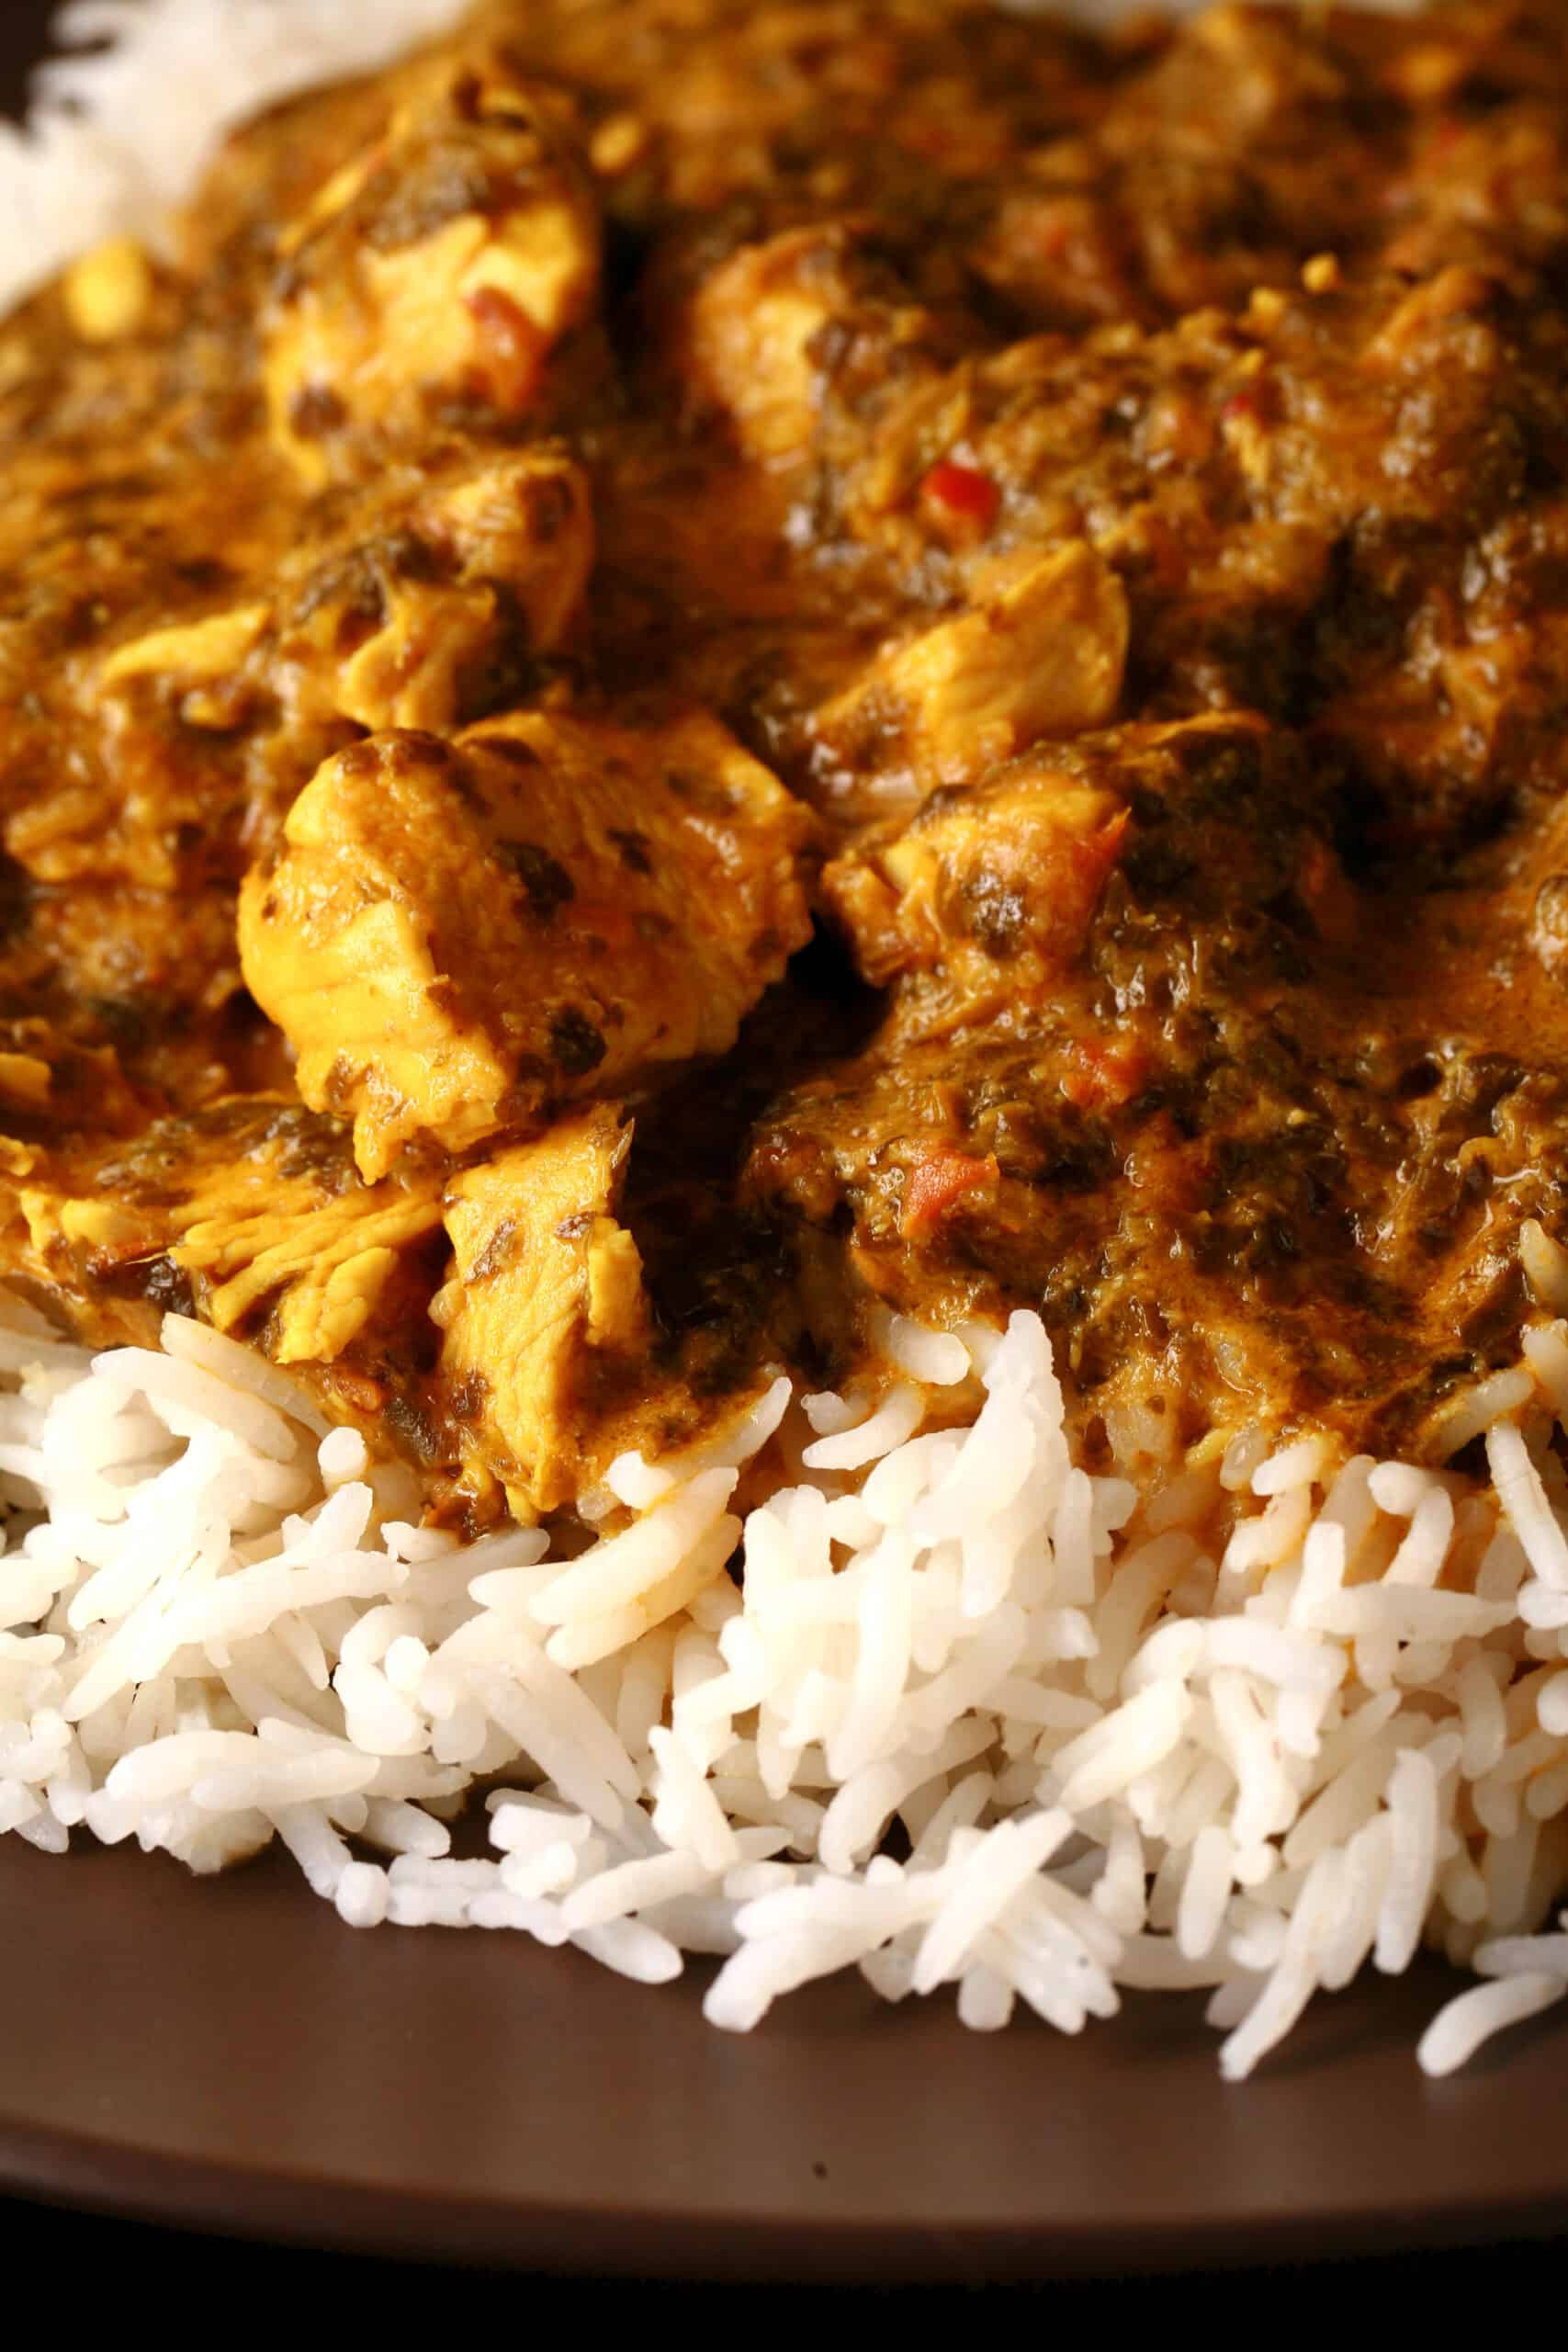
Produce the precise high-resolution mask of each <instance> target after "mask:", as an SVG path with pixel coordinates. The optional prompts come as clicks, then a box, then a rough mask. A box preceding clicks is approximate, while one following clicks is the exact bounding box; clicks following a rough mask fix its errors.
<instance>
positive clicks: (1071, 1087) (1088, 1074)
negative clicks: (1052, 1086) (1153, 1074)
mask: <svg viewBox="0 0 1568 2352" xmlns="http://www.w3.org/2000/svg"><path fill="white" fill-rule="evenodd" d="M1073 1057H1074V1060H1075V1061H1076V1062H1077V1069H1070V1070H1069V1071H1068V1072H1067V1074H1066V1077H1065V1078H1064V1079H1063V1080H1062V1091H1063V1093H1064V1094H1065V1095H1066V1098H1067V1100H1068V1102H1069V1103H1072V1105H1073V1107H1074V1108H1075V1110H1078V1111H1098V1110H1101V1109H1111V1110H1119V1109H1120V1108H1121V1106H1122V1103H1130V1102H1131V1101H1132V1100H1133V1097H1134V1095H1135V1094H1137V1093H1139V1092H1140V1091H1142V1089H1143V1085H1144V1081H1145V1079H1146V1078H1147V1077H1148V1074H1149V1057H1148V1056H1147V1054H1146V1053H1145V1051H1144V1048H1143V1047H1142V1046H1138V1045H1134V1043H1133V1042H1132V1040H1131V1039H1130V1038H1115V1039H1113V1040H1112V1041H1111V1044H1110V1045H1108V1046H1097V1045H1094V1044H1092V1043H1091V1042H1090V1041H1089V1039H1088V1038H1087V1037H1085V1038H1080V1039H1079V1041H1078V1043H1077V1045H1076V1046H1074V1047H1073Z"/></svg>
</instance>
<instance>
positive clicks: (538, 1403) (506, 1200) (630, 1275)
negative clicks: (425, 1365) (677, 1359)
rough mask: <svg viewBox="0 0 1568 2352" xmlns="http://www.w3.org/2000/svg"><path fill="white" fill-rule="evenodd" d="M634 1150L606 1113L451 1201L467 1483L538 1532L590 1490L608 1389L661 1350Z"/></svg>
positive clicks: (549, 1139) (453, 1385)
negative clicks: (651, 1347) (548, 1515)
mask: <svg viewBox="0 0 1568 2352" xmlns="http://www.w3.org/2000/svg"><path fill="white" fill-rule="evenodd" d="M630 1145H631V1127H630V1125H628V1124H627V1123H626V1114H625V1113H624V1112H623V1111H622V1110H621V1109H620V1107H619V1106H618V1105H616V1104H613V1103H595V1104H592V1105H591V1106H590V1107H589V1108H587V1109H585V1110H582V1111H578V1112H574V1113H572V1114H570V1115H569V1116H568V1117H566V1118H565V1119H562V1120H561V1121H560V1122H559V1123H558V1125H556V1126H554V1127H552V1128H551V1130H550V1132H549V1134H548V1135H547V1136H544V1137H543V1138H542V1139H541V1140H540V1141H539V1142H537V1143H531V1144H521V1145H518V1146H517V1147H515V1148H513V1149H512V1150H510V1151H503V1152H501V1153H498V1154H497V1156H496V1157H495V1158H494V1159H490V1160H487V1161H485V1162H484V1163H483V1165H482V1166H480V1167H477V1168H470V1169H468V1170H465V1172H464V1173H463V1174H462V1175H460V1176H457V1177H456V1178H455V1179H454V1180H453V1182H452V1183H451V1184H450V1185H449V1186H448V1188H447V1192H446V1229H447V1232H448V1233H449V1234H450V1236H451V1238H452V1249H453V1264H452V1273H451V1279H450V1280H449V1282H448V1283H447V1284H446V1288H445V1289H444V1290H442V1291H441V1292H439V1293H438V1294H437V1296H436V1299H435V1301H434V1306H432V1309H431V1312H432V1314H433V1315H434V1317H435V1320H436V1321H437V1323H439V1324H440V1325H441V1326H442V1327H443V1328H444V1330H445V1339H444V1341H443V1345H442V1351H441V1360H440V1365H439V1374H440V1376H441V1378H442V1379H443V1380H444V1381H445V1382H446V1384H447V1387H448V1395H449V1399H450V1406H451V1413H452V1418H453V1419H454V1421H455V1422H456V1423H457V1427H458V1429H459V1431H460V1438H459V1443H460V1446H461V1451H462V1454H463V1462H464V1482H465V1484H466V1485H467V1486H468V1488H469V1489H470V1490H471V1492H472V1493H473V1495H474V1497H475V1498H476V1499H477V1500H479V1502H481V1503H482V1502H484V1501H485V1500H486V1499H487V1498H488V1497H489V1495H490V1494H491V1492H492V1491H493V1489H494V1488H495V1487H496V1486H497V1484H499V1485H500V1486H501V1487H504V1489H505V1493H506V1498H507V1502H508V1504H509V1505H510V1507H511V1510H512V1511H513V1515H514V1517H516V1518H517V1519H519V1520H521V1521H524V1522H525V1524H527V1523H529V1522H531V1521H533V1520H534V1519H536V1517H537V1516H538V1514H539V1513H540V1512H541V1511H544V1510H554V1509H555V1508H557V1507H558V1505H559V1504H561V1503H565V1502H569V1501H570V1500H571V1498H572V1497H573V1496H574V1495H575V1494H577V1493H578V1491H579V1490H580V1489H581V1487H582V1486H583V1485H584V1484H585V1483H586V1479H585V1469H584V1464H585V1458H586V1455H587V1453H588V1450H589V1446H590V1442H591V1425H592V1423H593V1422H594V1420H595V1419H597V1417H598V1409H599V1406H600V1403H601V1401H602V1397H603V1393H604V1385H605V1383H606V1381H607V1380H609V1379H612V1378H613V1376H614V1373H615V1367H616V1364H617V1363H620V1364H621V1365H623V1366H624V1365H625V1364H626V1363H627V1362H628V1360H632V1359H635V1358H636V1357H637V1355H638V1354H639V1352H640V1351H641V1350H642V1348H643V1347H644V1345H645V1343H646V1341H647V1339H648V1333H649V1325H648V1311H647V1306H646V1302H645V1300H644V1297H643V1289H642V1268H641V1261H640V1260H639V1259H638V1256H637V1244H636V1242H635V1241H634V1240H633V1239H632V1237H631V1235H630V1234H629V1233H628V1232H626V1229H625V1227H622V1226H621V1225H619V1224H617V1222H616V1220H615V1207H616V1204H617V1203H618V1201H619V1198H620V1193H621V1187H622V1183H623V1181H624V1177H625V1171H626V1155H627V1152H628V1150H629V1148H630Z"/></svg>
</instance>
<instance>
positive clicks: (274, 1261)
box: [11, 1096, 441, 1402]
mask: <svg viewBox="0 0 1568 2352" xmlns="http://www.w3.org/2000/svg"><path fill="white" fill-rule="evenodd" d="M346 1146H347V1138H346V1135H345V1133H344V1129H343V1128H342V1127H341V1126H340V1125H338V1123H337V1122H336V1121H335V1120H330V1119H319V1118H314V1117H312V1116H311V1114H310V1113H308V1112H305V1111H302V1110H301V1109H300V1107H299V1104H298V1103H290V1102H289V1101H288V1099H287V1098H285V1097H282V1096H278V1097H276V1098H268V1097H248V1098H231V1099H229V1100H227V1101H223V1102H220V1103H213V1104H211V1105H209V1107H208V1109H206V1110H205V1111H201V1112H197V1113H195V1114H192V1115H191V1116H189V1117H188V1118H173V1119H164V1120H160V1121H157V1122H155V1123H154V1124H153V1125H152V1126H150V1127H149V1128H148V1129H147V1130H146V1131H145V1132H144V1133H143V1134H142V1135H141V1136H138V1137H137V1138H136V1139H135V1140H134V1141H133V1142H130V1143H126V1144H124V1145H122V1146H120V1147H118V1149H117V1148H113V1147H107V1148H104V1147H100V1148H99V1149H98V1151H97V1153H96V1157H94V1156H88V1155H83V1154H81V1153H72V1152H71V1151H69V1150H66V1151H63V1152H62V1153H60V1154H59V1155H57V1156H52V1157H50V1156H45V1155H44V1154H41V1153H34V1154H32V1155H31V1156H30V1160H29V1164H28V1167H27V1169H26V1170H25V1172H21V1173H19V1176H18V1181H17V1187H16V1190H15V1192H14V1193H13V1194H12V1196H11V1197H12V1199H13V1201H14V1204H15V1205H16V1207H17V1209H18V1210H19V1212H20V1216H21V1217H22V1219H23V1220H25V1224H26V1228H27V1250H26V1254H25V1257H24V1259H23V1260H22V1268H21V1270H22V1271H23V1272H26V1273H28V1274H29V1275H30V1276H31V1277H32V1279H34V1280H35V1281H37V1282H39V1283H42V1284H44V1285H46V1286H47V1287H48V1288H49V1289H50V1290H51V1291H52V1292H53V1293H54V1294H55V1295H59V1296H61V1297H62V1299H64V1300H65V1301H67V1302H73V1301H74V1302H76V1303H77V1304H78V1305H80V1306H82V1307H83V1309H84V1311H85V1312H86V1313H87V1314H88V1315H89V1316H90V1317H96V1318H99V1325H100V1328H101V1323H102V1318H103V1317H105V1316H106V1315H107V1316H109V1317H111V1318H112V1317H113V1315H114V1313H115V1312H116V1310H115V1308H114V1306H113V1304H112V1303H113V1302H114V1301H117V1300H118V1301H123V1302H132V1303H134V1302H136V1301H137V1300H148V1301H152V1302H153V1303H154V1304H159V1305H164V1306H168V1305H179V1306H185V1307H186V1308H187V1309H190V1308H194V1309H195V1310H196V1311H197V1312H199V1313H200V1315H201V1316H202V1317H203V1319H204V1320H206V1321H207V1322H209V1323H211V1324H212V1325H213V1326H214V1327H215V1329H218V1330H220V1331H232V1332H235V1333H237V1334H241V1335H243V1336H244V1337H246V1338H248V1339H252V1340H255V1341H256V1343H257V1344H259V1345H260V1346H262V1347H263V1348H265V1351H266V1352H267V1353H268V1354H269V1355H270V1356H272V1358H273V1359H274V1361H275V1362H276V1363H286V1364H296V1365H314V1366H318V1367H323V1368H324V1367H328V1366H333V1367H335V1366H340V1365H341V1366H343V1367H344V1373H345V1374H346V1383H347V1386H346V1393H347V1394H348V1395H349V1396H350V1397H351V1398H353V1397H355V1393H356V1391H358V1390H362V1389H363V1387H364V1384H365V1379H366V1376H367V1345H368V1362H369V1363H374V1362H375V1360H376V1356H377V1352H378V1351H377V1349H376V1347H375V1346H374V1345H373V1344H368V1343H373V1342H374V1341H375V1340H376V1335H377V1333H378V1330H379V1331H383V1332H384V1333H390V1334H392V1335H395V1336H394V1337H393V1339H392V1343H391V1344H390V1346H389V1353H390V1355H391V1356H392V1357H393V1358H394V1359H396V1360H398V1361H399V1362H400V1363H401V1364H402V1365H403V1367H404V1369H405V1370H412V1362H411V1358H412V1349H411V1347H410V1345H409V1343H408V1340H407V1337H406V1334H407V1330H408V1328H409V1326H410V1324H411V1322H412V1321H414V1320H415V1319H416V1318H417V1320H418V1321H421V1322H422V1321H423V1312H424V1304H425V1301H426V1299H427V1298H428V1296H429V1293H430V1287H431V1279H432V1276H433V1274H434V1268H433V1267H432V1266H431V1265H430V1264H429V1262H428V1261H429V1258H430V1254H431V1253H430V1250H429V1248H428V1246H427V1245H429V1244H430V1243H431V1242H432V1241H433V1239H434V1238H435V1237H438V1236H439V1234H440V1231H441V1185H440V1180H439V1178H438V1177H436V1176H434V1175H433V1174H432V1173H430V1172H429V1171H428V1170H412V1172H409V1173H405V1174H402V1175H400V1177H399V1178H398V1179H396V1180H393V1181H391V1182H387V1183H384V1184H380V1185H378V1186H374V1187H371V1186H366V1185H363V1184H361V1183H359V1182H358V1181H357V1180H356V1178H355V1172H354V1169H353V1166H352V1164H351V1162H350V1160H349V1157H348V1151H347V1148H346ZM122 1311H126V1312H129V1309H126V1310H122ZM376 1401H378V1402H379V1401H381V1400H380V1399H379V1398H377V1400H376Z"/></svg>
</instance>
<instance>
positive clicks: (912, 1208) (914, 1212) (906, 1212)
mask: <svg viewBox="0 0 1568 2352" xmlns="http://www.w3.org/2000/svg"><path fill="white" fill-rule="evenodd" d="M1000 1180H1001V1170H1000V1168H999V1167H998V1165H997V1158H996V1154H995V1153H994V1152H987V1155H986V1157H985V1159H974V1158H972V1157H971V1155H970V1154H969V1153H968V1152H965V1151H947V1150H942V1151H933V1152H931V1154H930V1155H929V1156H928V1157H927V1158H926V1159H921V1160H919V1161H917V1163H916V1165H915V1166H914V1167H913V1168H911V1169H910V1170H909V1175H908V1182H907V1183H906V1184H905V1186H904V1205H903V1210H902V1213H901V1215H900V1216H899V1219H898V1230H899V1232H900V1233H901V1234H902V1235H903V1237H904V1239H905V1240H906V1241H923V1240H925V1239H926V1238H927V1237H928V1236H929V1235H930V1234H931V1233H932V1232H934V1230H935V1228H936V1227H938V1226H939V1225H940V1224H941V1223H942V1219H943V1218H944V1217H946V1216H951V1214H952V1213H953V1209H955V1208H956V1207H957V1205H958V1204H959V1203H960V1201H964V1200H967V1199H968V1197H969V1195H970V1194H971V1193H984V1192H989V1191H992V1190H994V1188H995V1187H996V1185H997V1184H998V1182H1000Z"/></svg>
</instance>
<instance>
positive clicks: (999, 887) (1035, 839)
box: [823, 754, 1128, 1019]
mask: <svg viewBox="0 0 1568 2352" xmlns="http://www.w3.org/2000/svg"><path fill="white" fill-rule="evenodd" d="M1127 821H1128V812H1127V809H1126V806H1125V804H1124V802H1123V801H1122V799H1121V798H1120V797H1119V796H1118V795H1117V794H1116V793H1114V792H1113V791H1108V790H1106V789H1105V788H1104V787H1103V786H1099V785H1095V784H1090V783H1089V782H1086V781H1085V780H1083V779H1082V778H1080V777H1078V776H1075V775H1070V774H1064V773H1063V771H1062V770H1061V768H1060V767H1059V766H1057V765H1055V764H1054V763H1052V762H1051V761H1050V759H1049V757H1048V756H1046V755H1043V754H1040V755H1037V756H1036V757H1035V758H1033V759H1032V760H1029V761H1027V762H1021V763H1019V764H1018V765H1017V766H1016V767H1013V768H1009V769H1006V770H1004V771H1003V772H1002V774H1001V775H998V776H997V777H996V778H995V779H994V780H993V781H992V782H990V783H989V784H987V785H986V786H983V787H981V788H980V789H979V790H977V791H975V792H970V793H964V794H963V795H961V796H960V797H957V798H951V797H948V796H945V795H942V796H939V797H937V798H936V799H934V800H932V801H931V802H929V803H928V804H927V806H926V808H925V809H923V810H922V811H921V812H920V814H919V817H917V818H916V820H915V821H914V823H913V824H912V825H911V826H910V827H909V829H908V831H907V832H905V833H903V834H901V835H900V836H899V838H898V839H897V840H896V841H894V842H889V843H887V844H886V846H885V847H883V848H882V849H880V850H869V851H866V852H863V853H861V854H858V855H855V856H852V857H846V858H841V859H839V860H836V861H835V862H834V864H832V865H829V867H828V868H827V870H826V873H825V874H824V876H823V882H824V888H825V889H826V892H827V896H828V899H829V903H830V904H831V905H832V907H833V909H834V910H835V912H836V913H837V914H838V915H839V917H840V921H841V922H843V924H844V926H845V928H846V930H847V931H848V932H849V933H850V936H851V939H852V943H853V945H854V950H855V957H856V961H857V962H858V963H859V965H860V967H861V969H862V971H863V973H864V974H865V977H866V978H867V979H869V980H871V981H872V982H874V984H876V985H878V986H880V985H881V984H882V983H884V982H886V980H889V979H891V978H893V976H894V975H895V974H896V973H897V972H908V971H923V970H929V969H931V967H934V966H936V965H938V964H940V965H941V967H942V972H943V975H944V978H945V981H946V983H947V986H948V988H949V989H950V990H951V991H952V995H953V1005H954V1009H955V1010H959V1009H961V1010H962V1012H963V1016H964V1018H966V1019H973V1018H976V1017H979V1016H980V1015H981V1014H982V1013H983V1012H987V1011H996V1010H998V1009H999V1008H1000V1006H1001V1004H1002V1003H1003V1002H1004V1001H1005V1002H1007V1003H1009V1004H1010V1005H1013V1006H1015V1007H1016V1006H1017V1005H1018V1004H1020V1003H1021V1002H1022V1001H1027V1000H1029V999H1032V998H1033V997H1036V996H1037V995H1038V994H1039V992H1040V991H1041V990H1042V989H1046V988H1048V987H1049V986H1050V984H1051V983H1052V981H1053V980H1054V979H1055V978H1059V976H1060V975H1061V974H1062V973H1064V972H1066V970H1068V969H1069V968H1070V967H1071V966H1072V965H1073V964H1074V963H1075V962H1076V961H1077V956H1078V955H1079V953H1080V951H1081V949H1082V947H1083V944H1084V940H1085V938H1086V936H1087V934H1088V932H1089V923H1090V922H1091V921H1092V920H1093V916H1094V912H1095V910H1096V908H1097V907H1098V905H1099V903H1100V893H1101V891H1102V890H1103V888H1104V886H1105V880H1106V877H1107V876H1108V875H1109V873H1110V871H1111V867H1112V865H1114V863H1115V861H1116V857H1117V854H1118V852H1119V850H1120V847H1121V842H1122V835H1123V833H1124V831H1125V830H1126V826H1127Z"/></svg>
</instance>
